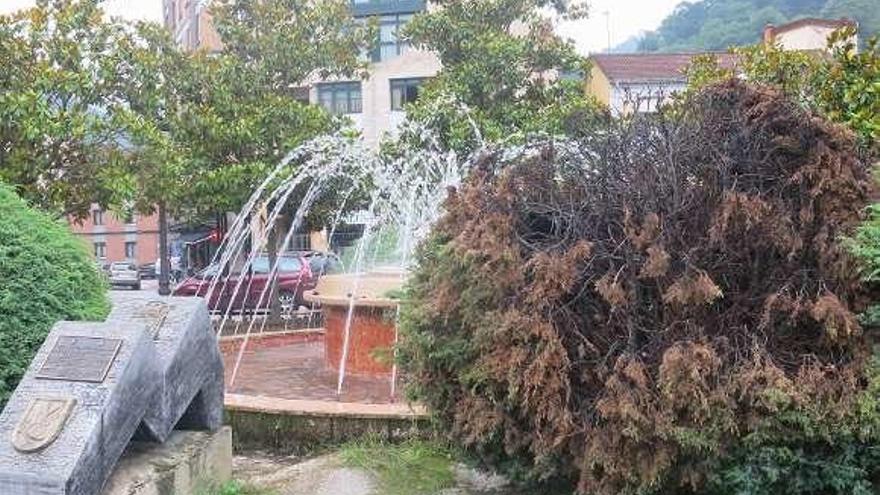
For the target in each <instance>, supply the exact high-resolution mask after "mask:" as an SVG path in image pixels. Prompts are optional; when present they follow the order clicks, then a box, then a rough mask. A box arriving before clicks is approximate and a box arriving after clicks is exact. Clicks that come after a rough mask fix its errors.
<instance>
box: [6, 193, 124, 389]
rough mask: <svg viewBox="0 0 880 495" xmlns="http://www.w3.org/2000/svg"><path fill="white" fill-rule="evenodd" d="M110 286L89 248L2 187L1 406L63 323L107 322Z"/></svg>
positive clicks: (58, 223)
mask: <svg viewBox="0 0 880 495" xmlns="http://www.w3.org/2000/svg"><path fill="white" fill-rule="evenodd" d="M109 307H110V306H109V302H108V300H107V284H106V282H105V281H104V279H103V277H102V276H101V274H100V273H99V272H98V270H97V267H96V265H95V263H94V261H93V260H92V258H91V256H90V255H89V253H88V250H87V249H86V247H85V244H84V243H83V242H82V241H81V240H79V239H77V238H76V237H75V236H74V235H73V234H71V233H70V231H69V229H68V227H67V226H66V225H65V224H64V223H62V222H59V221H56V220H53V219H52V218H51V217H49V216H48V215H46V214H44V213H40V212H37V211H35V210H33V209H31V208H30V207H28V205H27V204H25V202H24V201H22V200H21V199H19V198H18V196H16V195H15V193H14V192H13V191H12V190H10V189H9V188H8V187H6V186H2V185H0V315H2V317H0V406H3V405H4V404H5V403H6V400H7V399H8V398H9V395H10V394H11V393H12V391H13V390H15V386H16V385H17V384H18V381H19V380H20V379H21V376H22V374H24V372H25V370H26V369H27V367H28V364H29V363H30V361H31V359H32V358H33V357H34V354H35V353H36V351H37V349H38V348H39V347H40V344H42V342H43V339H45V338H46V335H47V334H48V332H49V329H50V328H51V327H52V325H53V324H54V323H55V322H56V321H59V320H102V319H103V318H104V317H105V316H106V315H107V311H108V310H109Z"/></svg>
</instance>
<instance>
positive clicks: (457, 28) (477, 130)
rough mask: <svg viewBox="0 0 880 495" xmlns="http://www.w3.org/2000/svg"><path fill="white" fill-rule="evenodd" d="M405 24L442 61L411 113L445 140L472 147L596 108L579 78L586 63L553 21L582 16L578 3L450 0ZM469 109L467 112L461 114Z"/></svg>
mask: <svg viewBox="0 0 880 495" xmlns="http://www.w3.org/2000/svg"><path fill="white" fill-rule="evenodd" d="M437 3H438V8H437V9H435V10H433V11H430V12H428V13H424V14H420V15H417V16H416V17H415V19H414V20H413V21H412V23H411V24H410V25H409V26H407V28H406V36H408V37H409V38H410V39H411V41H412V42H413V44H414V45H415V46H417V47H419V48H422V49H426V50H432V51H434V52H436V53H437V54H438V56H439V58H440V61H441V62H442V64H443V68H442V70H441V71H440V73H439V74H438V75H437V77H435V78H434V79H432V80H431V82H430V83H428V84H427V88H426V90H425V91H423V92H422V94H421V95H420V96H419V101H418V102H416V104H415V105H413V106H411V107H410V109H409V113H408V116H409V118H411V119H414V120H416V121H419V122H423V123H426V124H428V125H430V126H432V127H433V128H435V129H437V130H438V131H439V132H440V134H441V136H442V137H443V139H444V140H445V142H446V144H447V145H450V146H452V147H454V148H456V149H463V150H467V149H470V148H472V147H473V145H474V144H475V141H476V139H475V134H480V135H481V136H482V137H483V138H485V139H486V140H488V141H498V140H501V139H508V140H510V139H517V138H519V139H521V138H522V136H523V135H526V134H529V133H533V132H549V133H561V132H565V131H567V130H569V128H570V127H571V126H570V124H571V122H572V120H573V119H576V118H577V117H579V116H581V115H582V114H584V113H588V114H592V113H595V112H596V106H595V105H594V104H592V102H591V101H590V100H588V99H587V98H586V97H585V96H584V93H583V88H582V86H581V84H580V82H578V81H571V80H566V79H565V78H564V77H560V76H565V75H567V74H571V73H574V74H585V73H586V62H585V60H584V59H583V58H582V57H580V56H579V55H577V53H576V52H575V49H574V47H573V45H572V44H571V43H569V42H567V41H564V40H562V39H561V38H559V37H558V36H557V35H556V34H555V33H554V32H553V28H552V24H551V22H550V20H549V19H548V18H547V17H545V16H544V15H543V14H544V13H546V11H548V10H550V11H553V12H554V13H555V15H557V16H569V17H572V16H573V17H577V16H581V15H584V13H585V10H584V9H585V7H584V5H583V4H581V3H576V2H568V1H559V0H557V1H547V0H490V1H485V0H445V1H441V2H437ZM464 109H466V110H467V113H468V115H467V116H463V114H464V113H465V112H464V111H463V110H464Z"/></svg>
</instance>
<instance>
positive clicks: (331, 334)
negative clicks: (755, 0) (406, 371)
mask: <svg viewBox="0 0 880 495" xmlns="http://www.w3.org/2000/svg"><path fill="white" fill-rule="evenodd" d="M403 277H404V273H403V272H401V271H399V270H383V271H379V270H377V271H373V272H370V273H366V274H359V273H358V274H343V275H327V276H325V277H323V278H322V279H321V280H320V281H319V282H318V286H317V287H316V288H315V289H314V290H312V291H309V292H306V294H305V299H306V300H307V301H310V302H314V303H317V304H320V305H321V311H322V312H323V314H324V359H325V363H326V365H327V366H329V367H331V368H333V369H334V370H337V371H343V370H345V371H348V372H349V373H369V374H387V373H391V372H392V371H393V364H392V362H391V361H392V353H391V351H392V349H393V347H394V344H395V340H396V331H395V326H396V325H395V323H396V322H395V315H396V312H397V305H398V300H397V298H396V297H395V295H394V293H395V292H396V291H399V290H400V288H401V286H402V285H403ZM355 278H357V279H359V281H358V282H357V283H355ZM355 286H356V287H357V291H356V292H355V293H352V287H355ZM349 315H351V322H350V323H349V321H348V320H349ZM346 343H347V344H348V345H346Z"/></svg>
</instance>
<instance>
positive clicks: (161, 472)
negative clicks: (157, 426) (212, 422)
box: [103, 426, 232, 495]
mask: <svg viewBox="0 0 880 495" xmlns="http://www.w3.org/2000/svg"><path fill="white" fill-rule="evenodd" d="M231 477H232V430H231V429H230V428H229V427H228V426H225V427H223V428H221V429H220V430H218V431H217V432H214V433H210V432H202V431H175V432H173V433H172V434H171V437H170V438H169V439H168V441H166V442H165V443H164V444H155V443H148V442H132V443H131V444H130V445H129V447H128V449H127V450H126V451H125V454H123V456H122V458H121V459H120V460H119V463H118V464H117V465H116V469H115V470H114V472H113V475H112V476H111V477H110V479H109V480H108V481H107V484H106V485H105V487H104V491H103V495H192V494H194V493H198V489H199V488H200V487H202V486H205V485H206V484H210V483H218V484H222V483H225V482H227V481H229V480H230V478H231Z"/></svg>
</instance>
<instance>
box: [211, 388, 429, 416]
mask: <svg viewBox="0 0 880 495" xmlns="http://www.w3.org/2000/svg"><path fill="white" fill-rule="evenodd" d="M225 405H226V410H227V411H229V410H233V411H246V412H258V413H267V414H290V415H296V416H316V417H331V416H332V417H345V418H361V419H407V420H408V419H425V418H427V417H428V413H427V412H426V411H425V408H424V407H422V406H421V405H418V404H413V405H410V404H401V403H394V404H361V403H357V402H332V401H323V400H297V399H281V398H276V397H260V396H253V395H241V394H226V398H225Z"/></svg>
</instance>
